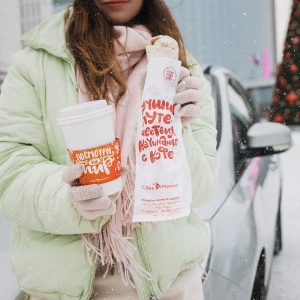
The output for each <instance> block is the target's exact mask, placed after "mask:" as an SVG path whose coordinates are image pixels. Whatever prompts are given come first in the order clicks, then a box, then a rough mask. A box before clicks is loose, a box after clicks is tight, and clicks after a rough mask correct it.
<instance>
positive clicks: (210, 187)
mask: <svg viewBox="0 0 300 300" xmlns="http://www.w3.org/2000/svg"><path fill="white" fill-rule="evenodd" d="M190 61H192V64H191V65H190V70H191V73H192V75H193V76H197V77H199V78H200V79H201V83H202V84H201V87H200V90H201V100H200V103H199V106H200V116H199V118H197V119H194V120H193V121H192V122H191V123H190V124H189V125H187V126H184V127H183V140H184V144H185V151H186V155H187V159H188V164H189V167H190V172H191V180H192V195H193V201H192V208H195V207H199V206H201V205H203V204H205V203H207V202H208V201H209V200H210V199H211V198H212V196H213V194H214V191H215V186H216V181H217V173H218V159H217V149H216V144H217V139H216V136H217V130H216V120H215V106H214V100H213V98H212V96H211V89H210V86H209V83H208V81H207V80H206V78H205V77H204V74H203V72H202V70H201V69H200V67H199V65H198V64H197V63H196V62H195V61H194V60H193V58H191V57H190Z"/></svg>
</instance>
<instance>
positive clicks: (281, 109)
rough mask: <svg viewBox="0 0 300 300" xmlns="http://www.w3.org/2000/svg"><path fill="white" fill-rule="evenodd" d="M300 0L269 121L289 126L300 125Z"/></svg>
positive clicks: (292, 18)
mask: <svg viewBox="0 0 300 300" xmlns="http://www.w3.org/2000/svg"><path fill="white" fill-rule="evenodd" d="M299 70H300V0H293V6H292V10H291V16H290V21H289V26H288V31H287V35H286V39H285V43H284V50H283V60H282V63H281V64H280V65H279V66H278V71H277V80H276V85H275V89H274V96H273V101H272V104H271V108H270V114H269V119H270V121H273V122H278V123H283V124H287V125H300V105H299V103H300V96H299V95H300V91H299V87H300V85H299V82H300V71H299Z"/></svg>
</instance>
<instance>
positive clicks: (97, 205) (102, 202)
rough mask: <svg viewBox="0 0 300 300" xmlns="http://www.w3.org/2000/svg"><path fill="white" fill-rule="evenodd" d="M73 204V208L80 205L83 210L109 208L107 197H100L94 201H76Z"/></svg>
mask: <svg viewBox="0 0 300 300" xmlns="http://www.w3.org/2000/svg"><path fill="white" fill-rule="evenodd" d="M73 203H74V206H78V205H80V206H81V207H82V209H84V210H99V209H102V210H104V209H108V208H109V206H110V203H111V201H110V199H109V198H108V197H107V196H102V197H100V198H96V199H89V200H83V201H77V202H73Z"/></svg>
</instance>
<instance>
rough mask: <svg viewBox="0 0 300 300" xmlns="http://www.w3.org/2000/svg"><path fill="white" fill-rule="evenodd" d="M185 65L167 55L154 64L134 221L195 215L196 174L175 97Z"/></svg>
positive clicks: (146, 94) (142, 126)
mask: <svg viewBox="0 0 300 300" xmlns="http://www.w3.org/2000/svg"><path fill="white" fill-rule="evenodd" d="M180 68H181V62H180V61H179V60H176V59H170V58H165V57H152V58H151V59H150V61H149V63H148V67H147V77H146V81H145V87H144V91H143V96H142V104H141V111H140V114H139V120H138V128H137V139H136V180H135V202H134V214H133V222H148V221H164V220H171V219H176V218H180V217H184V216H188V215H189V214H190V203H191V201H192V192H191V174H190V170H189V167H188V163H187V159H186V154H185V149H184V145H183V140H182V124H181V120H180V118H177V117H175V116H174V107H175V104H174V102H173V97H174V95H175V93H176V87H177V83H178V77H179V73H180Z"/></svg>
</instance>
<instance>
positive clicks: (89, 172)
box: [68, 139, 121, 185]
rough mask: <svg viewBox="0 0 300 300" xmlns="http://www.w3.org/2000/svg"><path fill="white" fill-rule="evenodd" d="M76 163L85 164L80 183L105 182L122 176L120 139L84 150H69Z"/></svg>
mask: <svg viewBox="0 0 300 300" xmlns="http://www.w3.org/2000/svg"><path fill="white" fill-rule="evenodd" d="M68 152H69V156H70V159H71V160H72V162H73V163H74V164H83V165H84V173H83V174H82V175H81V177H80V178H79V181H80V184H82V185H88V184H94V183H96V184H103V183H106V182H110V181H112V180H115V179H117V178H119V177H120V176H121V151H120V140H119V139H117V140H115V141H113V142H112V143H109V144H105V145H102V146H98V147H95V148H91V149H84V150H68Z"/></svg>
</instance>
